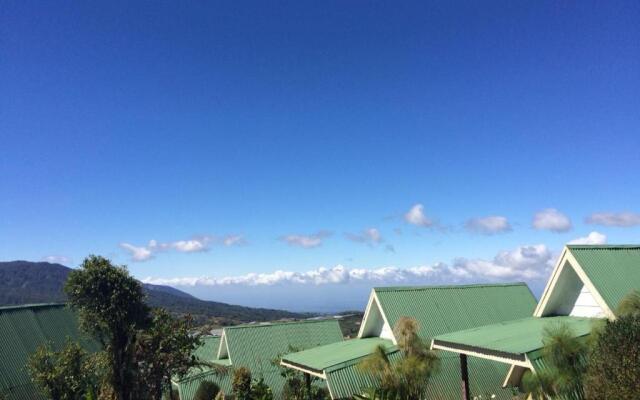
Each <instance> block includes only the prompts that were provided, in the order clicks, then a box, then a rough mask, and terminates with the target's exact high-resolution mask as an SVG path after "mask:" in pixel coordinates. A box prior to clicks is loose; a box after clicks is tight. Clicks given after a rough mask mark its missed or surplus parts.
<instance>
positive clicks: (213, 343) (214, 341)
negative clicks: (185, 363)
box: [193, 336, 220, 361]
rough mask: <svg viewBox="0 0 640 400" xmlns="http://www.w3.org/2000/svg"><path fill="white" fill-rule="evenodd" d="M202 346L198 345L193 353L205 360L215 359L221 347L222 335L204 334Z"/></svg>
mask: <svg viewBox="0 0 640 400" xmlns="http://www.w3.org/2000/svg"><path fill="white" fill-rule="evenodd" d="M200 340H202V346H200V347H198V348H197V349H196V350H195V351H194V352H193V355H195V356H196V357H198V358H199V359H200V360H203V361H213V360H215V359H216V358H217V354H218V347H220V336H202V337H201V338H200Z"/></svg>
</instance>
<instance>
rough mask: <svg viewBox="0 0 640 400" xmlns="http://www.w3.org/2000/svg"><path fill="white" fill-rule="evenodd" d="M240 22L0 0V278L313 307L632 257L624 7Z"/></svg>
mask: <svg viewBox="0 0 640 400" xmlns="http://www.w3.org/2000/svg"><path fill="white" fill-rule="evenodd" d="M236 3H237V2H189V3H185V4H175V3H171V2H166V3H162V4H161V3H143V2H139V3H137V4H130V2H116V1H112V2H102V3H101V4H100V3H92V4H88V3H82V2H64V1H61V2H49V3H42V2H31V1H8V2H5V3H4V4H3V7H2V9H1V10H0V22H1V23H0V93H2V96H0V259H3V260H12V259H28V260H41V259H51V260H61V261H62V262H63V263H65V264H67V265H70V266H74V265H77V264H78V263H79V262H81V260H82V258H83V257H84V256H86V255H87V254H90V253H97V254H103V255H106V256H108V257H110V258H112V259H113V260H114V261H115V262H117V263H122V264H127V265H128V266H129V268H130V270H131V272H132V273H133V274H134V275H135V276H137V277H139V278H141V279H149V280H150V281H155V282H158V283H171V284H183V285H184V286H181V288H184V289H186V290H189V291H192V292H194V293H198V295H200V296H202V297H205V298H211V299H219V300H225V301H234V302H239V303H244V304H262V305H273V306H283V307H288V308H318V309H319V308H327V309H328V308H339V307H341V306H342V305H343V304H340V303H337V302H336V303H332V304H331V305H326V304H324V303H323V300H322V299H321V297H322V296H324V295H325V294H326V293H329V292H330V291H331V293H334V292H333V291H335V296H333V297H334V298H336V299H340V298H346V297H348V296H354V298H356V297H357V298H358V299H359V298H361V297H362V295H361V293H365V296H364V297H366V290H367V289H368V288H369V287H370V286H371V285H373V284H390V283H403V284H404V283H440V282H449V281H452V282H467V281H493V280H527V281H530V282H531V284H532V286H534V287H540V286H541V283H540V282H544V280H545V279H546V275H545V274H546V271H547V268H548V265H549V263H550V261H549V260H550V259H551V260H552V259H554V258H555V254H556V253H557V251H558V250H559V249H561V248H562V245H563V244H565V243H567V242H569V241H571V240H574V239H577V238H585V237H587V235H589V234H590V233H591V232H596V234H594V235H592V236H591V237H590V241H591V242H604V241H607V242H609V243H638V242H640V206H639V205H638V198H640V184H639V183H640V175H639V174H638V171H639V170H640V112H639V110H640V96H638V93H640V57H639V56H638V54H640V26H639V25H638V23H637V21H638V20H640V5H639V4H638V3H637V2H633V1H629V2H596V1H593V2H591V1H583V2H556V1H540V2H534V3H530V4H525V3H522V2H510V1H504V2H491V1H490V2H482V3H477V2H449V1H447V2H403V3H402V4H397V2H386V3H384V2H375V3H374V2H358V1H353V2H329V1H327V2H306V1H301V2H247V3H244V4H243V5H242V6H239V5H237V4H236ZM418 205H421V206H422V207H419V206H418ZM416 206H418V207H416ZM550 209H554V210H556V211H555V212H554V211H551V210H550ZM411 210H413V213H410V211H411ZM537 213H539V214H538V217H539V218H538V222H537V223H534V219H535V216H536V214H537ZM594 214H595V215H594ZM487 217H491V218H487ZM588 222H590V223H588ZM152 240H153V241H155V242H150V241H152ZM532 246H538V247H532ZM540 246H542V247H540ZM134 256H135V258H137V260H136V259H132V257H134ZM483 263H484V264H483ZM551 263H552V261H551ZM434 265H438V266H440V267H439V268H435V269H434V271H427V272H425V270H424V268H427V267H433V266H434ZM336 266H342V267H340V268H343V269H340V268H338V270H336V269H335V267H336ZM419 267H422V268H423V269H422V270H420V271H422V272H416V271H417V270H415V268H419ZM319 268H326V269H327V270H320V272H318V269H319ZM384 268H387V270H383V269H384ZM388 268H395V269H393V270H388ZM412 268H414V270H413V272H407V271H410V269H412ZM279 270H280V271H284V272H283V273H280V274H274V271H279ZM310 271H311V272H310ZM354 271H355V272H354ZM357 271H361V272H357ZM375 271H378V272H377V273H375V274H373V272H375ZM381 271H386V272H381ZM389 271H391V272H389ZM247 274H254V275H247ZM255 274H258V275H255ZM259 274H265V275H259ZM367 274H369V275H367ZM196 277H207V279H201V280H199V281H198V280H195V279H193V278H196ZM225 279H226V280H225ZM247 282H249V283H247ZM345 283H346V284H345ZM278 285H286V288H287V290H286V291H283V290H276V289H277V288H280V287H281V286H278ZM360 286H362V288H361V289H358V290H355V289H354V288H356V287H360ZM259 292H260V293H262V292H264V293H265V294H264V296H263V297H257V293H259ZM274 292H278V293H283V292H286V293H288V295H287V296H284V295H282V294H280V295H278V296H280V297H278V296H276V295H274ZM311 292H314V293H316V294H315V295H314V296H317V297H318V298H317V299H315V300H313V301H309V302H305V299H303V298H304V297H305V296H310V295H309V293H311ZM354 293H355V294H354ZM249 294H250V295H249ZM254 297H255V298H254ZM292 298H295V299H296V300H292ZM298 298H299V299H298ZM298 300H299V302H298ZM364 300H365V299H362V301H360V300H355V299H354V300H353V301H351V302H349V301H345V303H344V305H345V306H349V305H354V306H358V305H359V304H360V302H364ZM292 301H294V302H295V303H296V305H295V306H292V305H291V302H292ZM336 301H337V300H336Z"/></svg>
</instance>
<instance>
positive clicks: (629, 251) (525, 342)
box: [431, 245, 640, 398]
mask: <svg viewBox="0 0 640 400" xmlns="http://www.w3.org/2000/svg"><path fill="white" fill-rule="evenodd" d="M634 289H640V246H615V245H613V246H603V245H567V246H566V247H565V248H564V250H563V251H562V254H561V256H560V258H559V259H558V262H557V264H556V266H555V269H554V270H553V273H552V274H551V277H550V279H549V281H548V283H547V286H546V288H545V290H544V292H543V294H542V297H541V298H540V302H539V303H538V306H537V307H536V309H535V310H534V312H533V316H529V317H527V318H521V319H514V320H511V321H503V322H499V323H494V324H488V325H486V326H477V327H473V328H469V329H464V330H459V331H455V332H448V333H442V334H439V335H435V336H434V338H433V341H432V345H431V346H432V348H433V349H439V350H441V351H446V352H451V353H457V354H459V355H460V359H461V361H463V360H465V359H466V357H467V356H473V358H474V359H478V360H487V361H494V362H499V363H502V364H504V365H508V366H509V372H508V374H507V375H506V378H504V379H503V386H504V387H507V386H519V385H520V383H521V379H522V376H523V374H524V372H525V371H527V370H531V371H533V372H534V373H535V371H536V370H540V369H541V368H544V363H543V360H542V359H541V354H542V351H541V350H542V347H543V344H542V340H543V335H544V331H545V328H546V327H548V326H552V325H553V324H564V325H567V326H568V327H569V328H570V329H571V330H572V332H573V334H574V335H575V336H576V337H582V336H586V335H588V334H589V333H590V332H591V328H592V326H593V324H594V323H596V322H597V321H598V320H601V319H604V318H608V319H615V317H616V316H615V310H616V308H617V307H618V304H619V303H620V301H621V299H622V298H623V297H624V296H625V295H627V294H628V293H630V292H631V291H633V290H634ZM473 373H474V372H473V371H472V370H469V379H472V377H473ZM467 396H468V395H467ZM463 398H464V397H463ZM467 398H468V397H467Z"/></svg>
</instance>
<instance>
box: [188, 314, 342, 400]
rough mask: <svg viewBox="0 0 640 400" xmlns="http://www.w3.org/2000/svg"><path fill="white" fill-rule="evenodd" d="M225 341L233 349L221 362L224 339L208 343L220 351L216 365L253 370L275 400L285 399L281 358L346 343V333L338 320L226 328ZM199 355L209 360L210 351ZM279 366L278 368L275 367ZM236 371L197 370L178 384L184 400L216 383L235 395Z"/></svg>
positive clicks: (215, 361)
mask: <svg viewBox="0 0 640 400" xmlns="http://www.w3.org/2000/svg"><path fill="white" fill-rule="evenodd" d="M224 335H225V340H226V341H227V346H228V347H229V359H223V360H217V359H215V358H216V356H217V347H218V346H219V343H220V338H217V343H216V340H215V339H213V338H211V339H207V341H206V342H205V345H206V346H207V347H214V346H215V348H216V350H215V352H214V353H213V354H214V356H213V359H211V360H207V361H212V362H214V363H216V364H221V365H225V366H229V365H230V366H231V367H232V368H238V367H246V368H249V370H250V371H251V374H252V376H253V378H255V379H260V378H263V379H264V381H265V383H266V384H267V385H269V387H270V388H271V390H272V391H273V394H274V398H276V399H280V398H282V386H283V384H284V378H283V377H282V376H280V367H279V366H278V365H277V361H278V359H279V357H281V356H283V355H285V354H287V353H289V352H290V349H291V348H295V349H309V348H311V347H316V346H322V345H326V344H329V343H334V342H340V341H342V332H341V331H340V325H339V323H338V321H337V320H318V321H300V322H285V323H268V324H250V325H237V326H231V327H226V328H224ZM198 353H199V354H205V356H206V357H208V355H209V354H211V353H210V350H208V349H202V348H201V349H198ZM274 362H276V365H274ZM232 376H233V371H231V370H230V371H229V373H228V374H226V375H216V374H215V373H214V372H213V371H212V370H211V369H210V368H197V369H194V370H193V372H191V373H190V374H189V375H187V376H186V377H185V378H183V379H181V380H180V381H176V382H175V384H176V386H178V388H179V391H180V396H181V397H180V399H181V400H191V399H193V396H194V395H195V392H196V390H198V386H199V385H200V382H202V381H204V380H209V381H212V382H215V383H216V384H218V386H220V387H221V388H222V390H224V391H225V393H231V380H232Z"/></svg>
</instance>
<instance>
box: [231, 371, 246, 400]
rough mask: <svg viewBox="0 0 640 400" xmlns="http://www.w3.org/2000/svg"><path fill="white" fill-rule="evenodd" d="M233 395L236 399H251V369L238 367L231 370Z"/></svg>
mask: <svg viewBox="0 0 640 400" xmlns="http://www.w3.org/2000/svg"><path fill="white" fill-rule="evenodd" d="M231 387H232V389H233V395H234V396H235V398H236V400H250V399H251V371H249V370H248V369H247V368H245V367H240V368H238V369H236V370H235V371H233V381H232V384H231Z"/></svg>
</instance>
